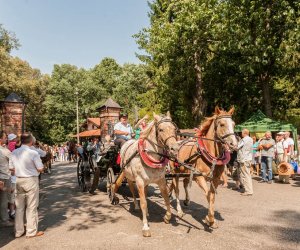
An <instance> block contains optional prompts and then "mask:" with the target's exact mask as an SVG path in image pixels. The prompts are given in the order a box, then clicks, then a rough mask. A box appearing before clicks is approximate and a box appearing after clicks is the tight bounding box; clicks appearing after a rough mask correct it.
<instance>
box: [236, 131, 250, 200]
mask: <svg viewBox="0 0 300 250" xmlns="http://www.w3.org/2000/svg"><path fill="white" fill-rule="evenodd" d="M252 145H253V139H252V138H251V137H249V130H248V129H243V130H242V140H240V141H239V144H238V153H237V162H238V164H239V168H240V182H241V183H242V184H243V186H244V188H245V192H244V193H242V194H241V195H244V196H251V195H253V185H252V178H251V172H250V168H251V163H252V154H253V152H252Z"/></svg>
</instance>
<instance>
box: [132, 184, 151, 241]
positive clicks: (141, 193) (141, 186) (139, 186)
mask: <svg viewBox="0 0 300 250" xmlns="http://www.w3.org/2000/svg"><path fill="white" fill-rule="evenodd" d="M136 186H137V189H138V192H139V196H140V206H141V209H142V214H143V229H142V231H143V236H144V237H150V236H151V232H150V227H149V225H148V220H147V200H146V197H145V186H144V181H143V180H136Z"/></svg>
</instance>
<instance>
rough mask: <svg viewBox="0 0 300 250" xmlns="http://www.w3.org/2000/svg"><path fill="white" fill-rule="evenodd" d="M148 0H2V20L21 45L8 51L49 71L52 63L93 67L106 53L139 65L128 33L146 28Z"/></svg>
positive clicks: (133, 42)
mask: <svg viewBox="0 0 300 250" xmlns="http://www.w3.org/2000/svg"><path fill="white" fill-rule="evenodd" d="M148 11H149V7H148V4H147V0H0V23H1V24H3V26H4V28H5V29H7V30H9V31H12V32H14V33H15V35H16V37H17V38H18V39H19V42H20V44H21V47H20V48H19V49H18V50H14V51H13V52H12V55H13V56H18V57H20V58H21V59H23V60H26V61H27V62H29V64H30V65H31V66H32V67H34V68H38V69H40V70H41V72H42V73H51V72H52V69H53V65H54V64H63V63H69V64H73V65H76V66H78V67H84V68H91V67H93V66H95V65H96V64H98V63H99V62H100V61H101V60H102V59H103V58H104V57H112V58H114V59H115V60H116V61H117V62H118V63H120V64H123V63H138V62H139V60H138V59H137V58H136V56H135V53H139V52H140V53H141V51H139V49H138V45H137V44H136V42H135V39H134V38H133V37H132V35H134V34H136V33H138V32H139V31H140V30H141V29H142V28H145V27H148V26H149V18H148Z"/></svg>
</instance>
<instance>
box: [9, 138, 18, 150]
mask: <svg viewBox="0 0 300 250" xmlns="http://www.w3.org/2000/svg"><path fill="white" fill-rule="evenodd" d="M7 140H8V144H7V148H8V149H9V150H10V152H12V151H14V150H15V149H16V145H17V142H18V137H17V136H16V135H15V134H9V135H8V136H7Z"/></svg>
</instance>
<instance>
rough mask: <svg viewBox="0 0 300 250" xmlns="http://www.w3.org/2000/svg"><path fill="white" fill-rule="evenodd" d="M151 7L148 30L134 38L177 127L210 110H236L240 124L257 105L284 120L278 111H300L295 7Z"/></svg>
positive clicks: (239, 0)
mask: <svg viewBox="0 0 300 250" xmlns="http://www.w3.org/2000/svg"><path fill="white" fill-rule="evenodd" d="M149 6H150V9H151V11H150V13H149V16H150V21H151V25H150V27H149V28H145V29H143V30H142V31H141V32H140V33H139V34H137V35H136V36H135V37H136V39H137V42H138V44H139V45H140V47H141V48H142V49H144V51H145V52H146V53H145V55H140V56H139V57H140V59H141V60H142V61H144V62H145V63H146V64H147V67H148V71H149V72H151V74H149V76H150V79H151V80H152V81H153V82H155V88H154V90H152V91H153V92H154V93H155V96H157V99H158V103H159V104H158V105H157V106H158V107H159V108H160V111H166V110H168V109H170V110H171V112H172V113H173V114H174V115H175V120H176V121H177V122H178V124H179V126H180V127H191V126H194V125H195V124H196V123H198V122H199V120H201V119H202V117H203V116H204V115H205V114H211V113H212V112H213V110H214V107H215V105H220V106H223V107H224V108H229V106H231V105H235V106H236V111H237V112H236V118H235V119H236V121H238V122H239V121H242V120H245V119H246V118H247V117H249V115H251V113H253V112H255V110H257V109H258V108H263V109H264V110H265V112H266V113H267V114H268V115H269V116H272V111H274V112H273V113H274V115H275V117H277V118H279V119H287V115H285V116H284V115H282V114H284V113H285V114H286V113H287V112H288V110H289V109H292V108H296V107H299V104H300V103H299V98H298V97H299V90H298V91H297V86H299V66H298V65H299V38H300V37H299V36H300V35H299V7H300V4H299V3H298V2H297V3H296V2H294V1H287V0H286V1H285V0H283V1H258V0H251V1H248V0H229V1H217V0H216V1H205V0H193V1H185V0H178V1H168V0H156V1H153V2H151V3H150V4H149ZM279 86H281V87H279ZM286 88H289V91H287V92H289V93H283V92H284V91H283V90H284V89H286ZM298 88H299V87H298ZM292 96H293V97H292ZM295 96H297V97H295ZM286 98H288V101H285V102H286V103H288V104H283V103H284V100H287V99H286Z"/></svg>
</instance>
